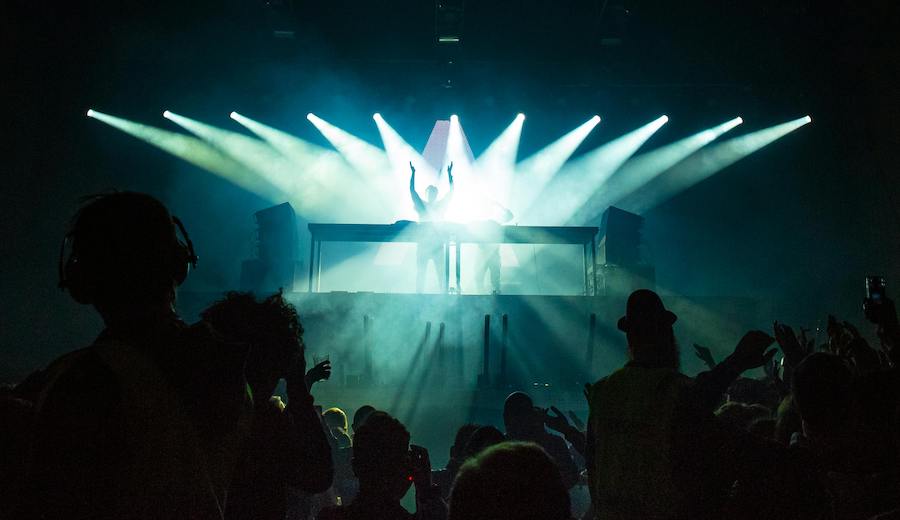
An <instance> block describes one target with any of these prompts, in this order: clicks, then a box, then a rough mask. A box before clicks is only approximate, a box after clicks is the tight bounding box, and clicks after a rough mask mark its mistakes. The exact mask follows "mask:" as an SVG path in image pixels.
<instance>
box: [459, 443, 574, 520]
mask: <svg viewBox="0 0 900 520" xmlns="http://www.w3.org/2000/svg"><path fill="white" fill-rule="evenodd" d="M449 518H450V520H565V519H569V518H571V510H570V504H569V493H568V491H567V490H566V486H565V485H564V484H563V481H562V477H561V476H560V474H559V469H558V468H557V467H556V464H555V463H554V462H553V460H552V459H551V458H550V457H549V456H548V455H547V453H546V452H545V451H544V450H543V449H541V448H540V447H539V446H537V445H536V444H532V443H525V442H504V443H501V444H498V445H496V446H492V447H490V448H488V449H487V450H485V451H484V452H482V453H481V454H480V455H478V456H476V457H475V458H473V459H470V460H469V461H467V462H466V463H465V464H463V466H462V468H461V469H460V470H459V474H458V475H457V477H456V482H454V484H453V491H452V492H451V494H450V517H449Z"/></svg>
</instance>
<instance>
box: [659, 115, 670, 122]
mask: <svg viewBox="0 0 900 520" xmlns="http://www.w3.org/2000/svg"><path fill="white" fill-rule="evenodd" d="M660 119H661V120H662V122H663V123H668V122H669V116H667V115H663V116H662V117H661V118H660Z"/></svg>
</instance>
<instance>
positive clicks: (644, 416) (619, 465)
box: [586, 289, 775, 519]
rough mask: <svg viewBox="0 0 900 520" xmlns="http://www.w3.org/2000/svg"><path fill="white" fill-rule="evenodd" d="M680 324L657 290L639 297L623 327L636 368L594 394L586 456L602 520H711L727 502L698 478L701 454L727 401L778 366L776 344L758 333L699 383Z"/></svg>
mask: <svg viewBox="0 0 900 520" xmlns="http://www.w3.org/2000/svg"><path fill="white" fill-rule="evenodd" d="M677 320H678V317H677V316H676V315H675V313H673V312H672V311H670V310H668V309H666V308H665V306H664V305H663V302H662V300H661V299H660V297H659V295H657V294H656V293H655V292H653V291H650V290H647V289H641V290H637V291H635V292H634V293H632V294H631V295H630V296H629V298H628V302H627V306H626V311H625V316H623V317H622V318H621V319H620V320H619V321H618V328H619V330H621V331H622V332H624V333H625V338H626V341H627V344H628V358H629V361H628V362H627V363H626V364H625V366H624V367H622V368H620V369H619V370H617V371H615V372H613V373H612V374H610V375H609V376H607V377H605V378H603V379H601V380H599V381H598V382H597V383H595V384H594V385H591V386H590V387H589V388H588V392H587V394H588V401H589V407H590V416H589V421H588V439H587V446H586V452H587V453H586V455H587V457H586V458H587V468H588V477H589V484H590V492H591V501H592V505H593V509H594V511H595V514H596V515H597V518H600V519H618V518H654V519H668V518H687V517H694V518H698V517H700V518H702V517H706V516H710V515H712V514H713V512H712V511H711V510H714V509H715V508H716V507H718V506H719V505H720V503H719V502H717V501H716V500H714V498H715V497H718V496H724V495H723V494H720V493H719V491H720V490H713V489H710V488H708V487H706V486H704V482H705V480H704V479H702V478H696V475H697V471H701V468H699V467H698V466H697V464H698V461H699V460H702V457H696V456H695V452H694V448H695V447H696V446H697V442H701V443H702V441H698V439H704V438H706V437H705V436H704V432H703V431H702V428H704V425H705V424H708V423H707V420H708V419H709V420H714V418H712V411H713V407H714V406H715V403H716V399H717V398H718V396H719V395H721V393H722V392H723V391H724V390H725V389H726V388H727V386H728V384H730V382H731V381H733V380H734V379H735V378H736V377H737V376H738V375H740V374H741V373H742V372H743V371H744V370H748V369H751V368H755V367H759V366H761V365H762V364H763V363H765V362H766V361H767V360H769V359H771V357H772V356H773V355H774V353H775V351H774V350H772V351H769V352H767V349H768V347H769V345H771V344H772V342H773V341H774V339H773V338H771V337H769V336H768V335H767V334H765V333H763V332H760V331H751V332H749V333H747V335H745V336H744V337H743V339H741V341H740V342H739V344H738V346H737V348H736V349H735V351H734V353H733V354H732V355H731V356H729V357H728V358H726V359H725V360H724V361H723V362H722V363H720V364H719V365H718V366H717V367H716V368H715V369H714V370H712V371H710V372H706V373H703V374H701V375H699V376H698V377H697V378H694V379H692V378H689V377H688V376H685V375H683V374H682V373H681V372H680V371H679V368H680V363H679V349H678V343H677V341H676V339H675V332H674V328H673V326H674V325H675V323H676V322H677ZM698 429H699V430H698ZM698 449H700V450H702V449H705V447H700V448H698ZM689 476H690V477H693V478H687V477H689ZM726 481H727V479H726ZM733 481H734V479H733V478H732V479H731V481H730V482H733ZM730 482H729V483H730Z"/></svg>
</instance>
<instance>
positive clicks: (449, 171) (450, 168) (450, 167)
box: [447, 161, 453, 176]
mask: <svg viewBox="0 0 900 520" xmlns="http://www.w3.org/2000/svg"><path fill="white" fill-rule="evenodd" d="M452 174H453V161H450V166H447V175H451V176H452Z"/></svg>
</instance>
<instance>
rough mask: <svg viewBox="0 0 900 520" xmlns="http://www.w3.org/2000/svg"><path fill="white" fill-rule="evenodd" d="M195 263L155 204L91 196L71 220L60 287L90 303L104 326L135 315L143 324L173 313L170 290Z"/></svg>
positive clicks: (141, 197) (131, 197)
mask: <svg viewBox="0 0 900 520" xmlns="http://www.w3.org/2000/svg"><path fill="white" fill-rule="evenodd" d="M185 240H188V239H187V237H185ZM67 246H68V248H69V249H70V250H69V252H68V255H67V256H66V247H67ZM195 262H196V257H195V256H194V253H193V247H192V246H191V245H190V242H189V241H187V242H186V243H185V242H182V241H181V240H179V238H178V236H177V232H176V221H175V220H173V218H172V215H170V214H169V211H168V210H167V209H166V207H165V206H164V205H163V204H162V203H161V202H160V201H158V200H156V199H155V198H153V197H151V196H150V195H146V194H143V193H135V192H128V191H124V192H117V193H110V194H104V195H97V196H94V197H90V198H88V199H87V200H86V202H85V203H84V205H83V206H82V207H81V208H80V209H79V210H78V212H77V213H76V214H75V216H74V217H73V218H72V222H71V225H70V227H69V231H68V233H67V234H66V238H65V243H64V244H63V251H62V253H61V256H60V266H59V267H60V287H63V288H65V289H67V290H68V291H69V293H70V294H71V295H72V297H73V298H74V299H75V300H76V301H78V302H80V303H85V304H93V305H94V306H95V307H96V308H97V310H98V311H100V313H101V315H103V317H104V319H105V320H106V321H107V322H110V321H123V320H125V319H127V318H128V317H131V318H132V319H134V317H135V315H137V316H138V317H140V318H141V319H144V320H145V319H146V317H147V316H148V315H149V314H151V313H162V314H164V313H167V312H168V313H172V312H173V311H172V308H173V305H174V301H175V287H176V286H178V285H179V284H181V282H183V281H184V279H185V277H186V276H187V273H188V270H189V266H190V265H192V264H193V263H195Z"/></svg>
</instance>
